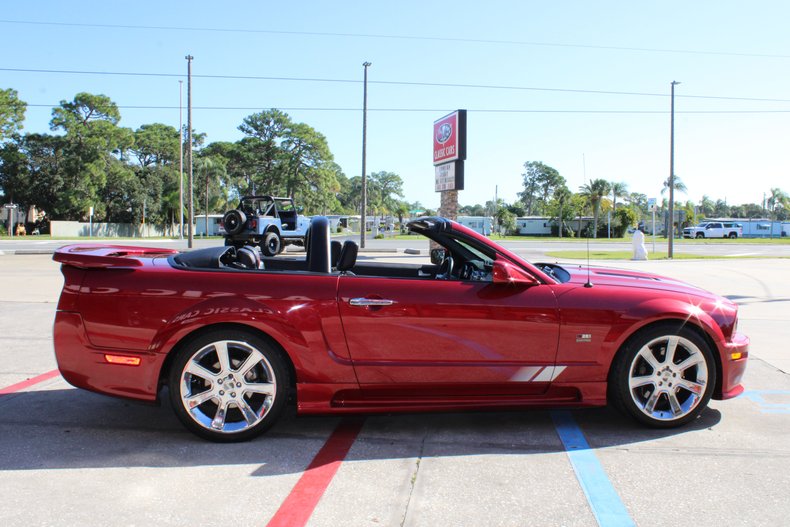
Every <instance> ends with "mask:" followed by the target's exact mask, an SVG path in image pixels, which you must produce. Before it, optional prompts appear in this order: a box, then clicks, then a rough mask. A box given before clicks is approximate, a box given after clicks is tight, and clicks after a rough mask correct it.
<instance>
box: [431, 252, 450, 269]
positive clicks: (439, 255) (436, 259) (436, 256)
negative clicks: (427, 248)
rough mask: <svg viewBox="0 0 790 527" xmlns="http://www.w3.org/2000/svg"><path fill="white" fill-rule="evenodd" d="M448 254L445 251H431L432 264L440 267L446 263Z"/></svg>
mask: <svg viewBox="0 0 790 527" xmlns="http://www.w3.org/2000/svg"><path fill="white" fill-rule="evenodd" d="M446 254H447V251H445V250H444V249H431V263H432V264H433V265H439V264H440V263H442V262H443V261H444V257H445V256H446Z"/></svg>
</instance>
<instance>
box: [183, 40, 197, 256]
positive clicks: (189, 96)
mask: <svg viewBox="0 0 790 527" xmlns="http://www.w3.org/2000/svg"><path fill="white" fill-rule="evenodd" d="M184 58H186V59H187V146H188V148H187V170H188V172H189V184H188V185H187V187H188V190H189V199H188V203H189V225H187V232H188V233H189V236H188V242H187V247H189V248H190V249H191V248H192V243H193V241H194V236H195V233H194V232H193V229H192V223H193V221H194V220H193V218H194V217H195V216H194V214H195V208H194V203H193V196H194V193H193V190H192V184H193V179H192V59H194V58H195V57H193V56H192V55H187V56H186V57H184Z"/></svg>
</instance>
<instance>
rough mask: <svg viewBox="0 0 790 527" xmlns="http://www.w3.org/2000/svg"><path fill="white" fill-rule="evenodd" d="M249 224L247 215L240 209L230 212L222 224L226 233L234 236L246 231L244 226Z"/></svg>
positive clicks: (226, 214) (223, 218)
mask: <svg viewBox="0 0 790 527" xmlns="http://www.w3.org/2000/svg"><path fill="white" fill-rule="evenodd" d="M246 223H247V215H246V214H244V212H243V211H240V210H238V209H233V210H229V211H228V212H226V213H225V215H224V216H223V217H222V224H223V225H224V227H225V232H227V233H228V234H230V235H231V236H233V235H234V234H239V233H240V232H241V231H243V230H244V225H246Z"/></svg>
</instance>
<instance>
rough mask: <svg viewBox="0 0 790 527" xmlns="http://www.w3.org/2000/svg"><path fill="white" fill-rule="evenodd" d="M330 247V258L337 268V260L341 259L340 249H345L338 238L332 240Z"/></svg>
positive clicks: (333, 265)
mask: <svg viewBox="0 0 790 527" xmlns="http://www.w3.org/2000/svg"><path fill="white" fill-rule="evenodd" d="M329 249H330V254H331V256H330V260H331V265H332V267H334V268H337V262H339V261H340V251H341V249H343V244H342V243H340V242H339V241H337V240H332V243H331V245H330V246H329Z"/></svg>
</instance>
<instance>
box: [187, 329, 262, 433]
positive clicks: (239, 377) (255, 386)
mask: <svg viewBox="0 0 790 527" xmlns="http://www.w3.org/2000/svg"><path fill="white" fill-rule="evenodd" d="M276 397H277V379H276V376H275V374H274V370H273V368H272V365H271V363H270V362H269V361H268V360H267V358H266V357H265V356H264V354H263V353H261V352H260V351H259V350H258V349H256V348H255V347H254V346H252V345H250V344H249V343H247V342H242V341H237V340H218V341H215V342H211V343H209V344H208V345H206V346H203V347H202V348H200V349H199V350H197V351H196V352H195V353H194V354H192V356H191V357H189V359H188V360H187V361H186V364H185V365H184V367H183V369H182V371H181V376H180V400H181V404H182V405H183V407H184V409H185V410H186V412H187V414H188V415H189V416H190V417H191V418H192V420H194V421H195V423H197V424H198V425H200V426H201V427H203V428H205V429H207V430H210V431H212V432H215V433H216V432H219V433H222V434H236V433H239V432H244V431H246V430H249V429H250V428H252V427H254V426H255V425H257V424H258V423H260V422H261V421H262V420H263V419H264V417H266V415H267V413H268V412H269V409H270V408H271V407H272V405H273V404H274V401H275V398H276Z"/></svg>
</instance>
